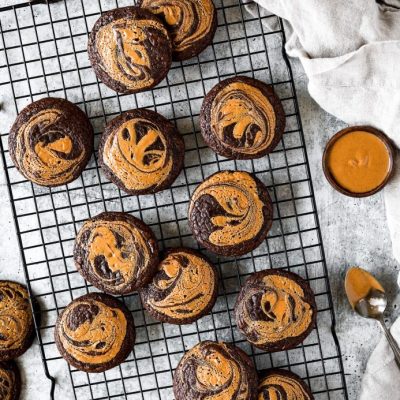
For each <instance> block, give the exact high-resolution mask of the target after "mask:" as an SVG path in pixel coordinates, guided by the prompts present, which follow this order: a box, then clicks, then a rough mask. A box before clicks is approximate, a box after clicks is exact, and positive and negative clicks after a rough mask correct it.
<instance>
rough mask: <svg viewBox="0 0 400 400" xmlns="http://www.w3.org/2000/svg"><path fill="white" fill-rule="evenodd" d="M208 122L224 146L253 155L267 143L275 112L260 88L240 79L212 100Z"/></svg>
mask: <svg viewBox="0 0 400 400" xmlns="http://www.w3.org/2000/svg"><path fill="white" fill-rule="evenodd" d="M210 125H211V130H212V132H213V133H214V134H215V135H216V136H217V137H218V139H219V141H220V142H221V143H222V144H223V145H224V146H225V147H227V148H231V149H234V150H235V152H239V153H243V154H250V155H253V154H257V153H260V152H262V151H264V150H265V149H267V148H268V147H269V146H270V145H271V143H272V141H273V139H274V136H275V128H276V115H275V111H274V108H273V106H272V104H271V103H270V101H269V99H268V97H267V96H265V94H264V93H262V92H261V90H260V89H258V88H257V87H255V86H252V85H250V84H248V83H244V82H231V83H229V84H228V85H227V86H225V87H224V88H223V89H221V90H220V91H219V92H218V93H217V95H216V96H215V98H214V100H213V103H212V106H211V116H210Z"/></svg>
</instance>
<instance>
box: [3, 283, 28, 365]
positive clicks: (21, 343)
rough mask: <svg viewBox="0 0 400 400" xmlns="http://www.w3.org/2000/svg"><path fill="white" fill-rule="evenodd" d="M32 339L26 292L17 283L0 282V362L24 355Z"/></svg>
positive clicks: (23, 287)
mask: <svg viewBox="0 0 400 400" xmlns="http://www.w3.org/2000/svg"><path fill="white" fill-rule="evenodd" d="M33 338H34V322H33V314H32V308H31V304H30V302H29V294H28V290H27V289H26V287H25V286H23V285H21V284H20V283H17V282H11V281H0V361H8V360H12V359H14V358H17V357H19V356H20V355H21V354H23V353H25V351H26V350H28V348H29V347H30V345H31V344H32V341H33Z"/></svg>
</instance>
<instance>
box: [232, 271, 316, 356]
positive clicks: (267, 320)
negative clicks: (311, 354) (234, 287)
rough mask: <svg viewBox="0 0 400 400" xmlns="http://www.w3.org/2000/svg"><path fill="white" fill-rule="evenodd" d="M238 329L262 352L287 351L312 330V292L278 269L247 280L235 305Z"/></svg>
mask: <svg viewBox="0 0 400 400" xmlns="http://www.w3.org/2000/svg"><path fill="white" fill-rule="evenodd" d="M235 318H236V323H237V326H238V328H239V330H240V331H241V332H242V333H243V335H244V336H246V339H247V340H248V341H249V342H250V343H252V344H253V345H254V346H256V347H259V348H260V349H263V350H266V351H269V352H271V351H280V350H286V349H291V348H293V347H296V346H297V345H298V344H300V343H301V342H302V341H303V340H304V339H305V338H306V337H307V336H308V335H309V334H310V332H311V331H312V329H313V328H314V326H315V321H316V318H317V306H316V304H315V298H314V293H313V292H312V290H311V288H310V286H309V285H308V283H307V282H306V281H305V280H304V279H302V278H301V277H300V276H298V275H296V274H293V273H291V272H286V271H283V270H280V269H269V270H265V271H261V272H256V273H254V274H253V275H251V276H250V278H249V279H247V281H246V283H245V285H244V286H243V287H242V290H241V291H240V293H239V296H238V298H237V301H236V305H235Z"/></svg>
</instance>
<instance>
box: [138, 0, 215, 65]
mask: <svg viewBox="0 0 400 400" xmlns="http://www.w3.org/2000/svg"><path fill="white" fill-rule="evenodd" d="M139 6H141V7H145V8H147V9H148V10H150V11H151V12H152V13H154V14H155V15H157V16H158V17H160V18H161V19H162V21H163V22H164V24H165V25H166V26H167V29H168V30H169V33H170V37H171V41H172V58H173V59H174V60H176V61H180V60H187V59H189V58H192V57H194V56H197V55H198V54H200V53H201V52H202V51H203V50H204V49H205V48H206V47H207V46H208V45H209V44H210V43H211V42H212V40H213V38H214V35H215V31H216V30H217V22H218V21H217V11H216V9H215V6H214V3H213V2H212V0H139Z"/></svg>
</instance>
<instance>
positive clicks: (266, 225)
mask: <svg viewBox="0 0 400 400" xmlns="http://www.w3.org/2000/svg"><path fill="white" fill-rule="evenodd" d="M272 212H273V210H272V202H271V198H270V197H269V194H268V190H267V188H266V187H265V186H264V184H263V183H262V182H261V181H260V180H259V179H257V178H256V177H255V176H253V175H251V174H249V173H248V172H244V171H222V172H217V173H216V174H214V175H212V176H210V177H209V178H208V179H206V180H205V181H204V182H203V183H202V184H200V185H199V186H198V187H197V189H196V190H195V191H194V193H193V195H192V198H191V200H190V204H189V225H190V228H191V230H192V233H193V235H194V237H195V239H196V240H197V241H198V242H199V243H201V244H202V245H203V246H204V247H206V248H208V249H209V250H211V251H213V252H214V253H216V254H220V255H225V256H239V255H243V254H246V253H248V252H250V251H252V250H254V249H255V248H256V247H257V246H259V245H260V244H261V243H262V241H263V240H264V239H265V237H266V236H267V234H268V231H269V230H270V228H271V225H272Z"/></svg>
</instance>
